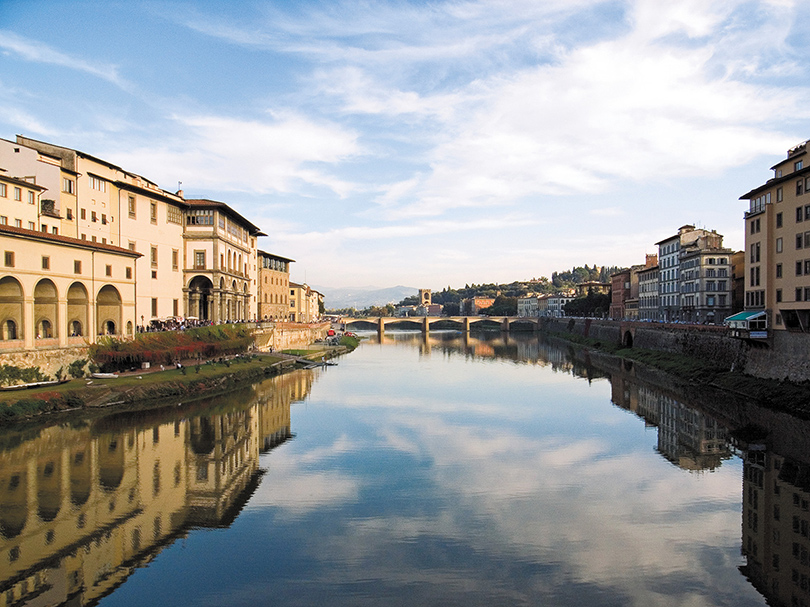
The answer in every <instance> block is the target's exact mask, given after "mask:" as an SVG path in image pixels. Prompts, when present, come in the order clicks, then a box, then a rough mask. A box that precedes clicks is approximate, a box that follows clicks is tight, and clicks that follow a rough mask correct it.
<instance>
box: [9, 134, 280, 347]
mask: <svg viewBox="0 0 810 607" xmlns="http://www.w3.org/2000/svg"><path fill="white" fill-rule="evenodd" d="M4 194H5V196H4ZM4 218H5V219H4ZM4 221H5V224H4ZM0 225H9V226H13V227H15V228H22V229H25V230H28V231H33V230H35V231H38V232H41V233H48V234H51V235H53V236H65V237H68V238H73V239H75V240H78V241H82V242H85V243H87V245H88V247H89V248H91V249H92V248H93V247H94V246H96V245H98V246H100V247H101V248H102V249H104V248H105V247H107V246H109V247H113V248H114V249H126V250H128V251H130V252H131V253H135V254H136V256H135V257H140V258H141V259H140V262H139V263H137V264H133V266H132V268H131V271H132V272H133V276H132V279H131V280H133V281H134V283H135V284H136V285H137V288H136V289H135V296H134V303H135V311H134V320H135V324H136V325H139V326H142V327H146V326H147V325H149V324H150V322H151V321H153V320H157V319H165V318H167V317H179V316H184V317H187V318H196V319H202V320H208V321H212V322H227V321H237V320H252V319H255V318H257V316H258V303H259V298H258V288H259V284H258V255H257V251H258V249H257V245H256V239H257V237H258V236H263V235H264V234H263V233H262V232H261V231H260V230H259V229H258V228H257V227H256V226H255V225H253V224H252V223H251V222H250V221H248V220H247V219H245V218H244V217H242V216H241V215H240V214H239V213H237V212H236V211H235V210H234V209H232V208H231V207H229V206H228V205H227V204H225V203H222V202H218V201H212V200H205V199H190V200H186V199H185V198H184V197H183V192H182V191H178V192H175V193H172V192H168V191H166V190H163V189H161V188H160V187H158V186H157V185H156V184H155V183H153V182H151V181H149V180H148V179H146V178H144V177H142V176H140V175H137V174H134V173H132V172H129V171H126V170H124V169H122V168H121V167H119V166H116V165H115V164H112V163H110V162H107V161H105V160H102V159H100V158H96V157H94V156H91V155H89V154H86V153H84V152H81V151H78V150H74V149H70V148H66V147H63V146H59V145H54V144H50V143H46V142H42V141H37V140H34V139H30V138H27V137H23V136H19V135H18V136H17V138H16V141H8V140H5V139H0ZM105 265H106V264H105ZM100 278H102V279H103V278H104V277H103V276H102V277H100ZM286 286H288V285H286ZM286 286H285V288H284V294H285V296H286V293H287V288H286ZM286 308H287V306H285V312H286ZM116 328H117V329H118V330H119V332H123V327H121V326H117V327H116Z"/></svg>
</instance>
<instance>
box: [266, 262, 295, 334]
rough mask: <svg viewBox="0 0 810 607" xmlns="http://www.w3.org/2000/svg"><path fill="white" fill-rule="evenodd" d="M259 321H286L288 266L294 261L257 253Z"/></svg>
mask: <svg viewBox="0 0 810 607" xmlns="http://www.w3.org/2000/svg"><path fill="white" fill-rule="evenodd" d="M258 258H259V273H258V277H259V293H258V295H259V312H258V313H259V319H261V320H279V319H283V320H287V319H288V318H289V316H290V295H289V293H290V264H291V263H293V262H294V261H295V260H294V259H289V258H287V257H281V256H280V255H274V254H272V253H265V252H264V251H259V252H258Z"/></svg>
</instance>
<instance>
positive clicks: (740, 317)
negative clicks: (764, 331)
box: [723, 310, 765, 322]
mask: <svg viewBox="0 0 810 607" xmlns="http://www.w3.org/2000/svg"><path fill="white" fill-rule="evenodd" d="M762 316H765V310H746V311H745V312H738V313H737V314H734V315H733V316H728V317H726V319H725V321H723V322H741V321H746V320H754V319H755V318H760V317H762Z"/></svg>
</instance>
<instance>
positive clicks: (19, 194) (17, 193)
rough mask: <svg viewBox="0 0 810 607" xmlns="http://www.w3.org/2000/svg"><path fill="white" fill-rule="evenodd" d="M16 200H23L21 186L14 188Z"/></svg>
mask: <svg viewBox="0 0 810 607" xmlns="http://www.w3.org/2000/svg"><path fill="white" fill-rule="evenodd" d="M14 200H16V201H18V202H19V201H21V200H22V190H21V189H20V188H16V187H15V188H14Z"/></svg>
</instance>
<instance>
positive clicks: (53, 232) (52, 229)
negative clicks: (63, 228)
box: [51, 226, 59, 234]
mask: <svg viewBox="0 0 810 607" xmlns="http://www.w3.org/2000/svg"><path fill="white" fill-rule="evenodd" d="M51 234H59V228H57V227H56V226H53V227H52V228H51Z"/></svg>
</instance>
